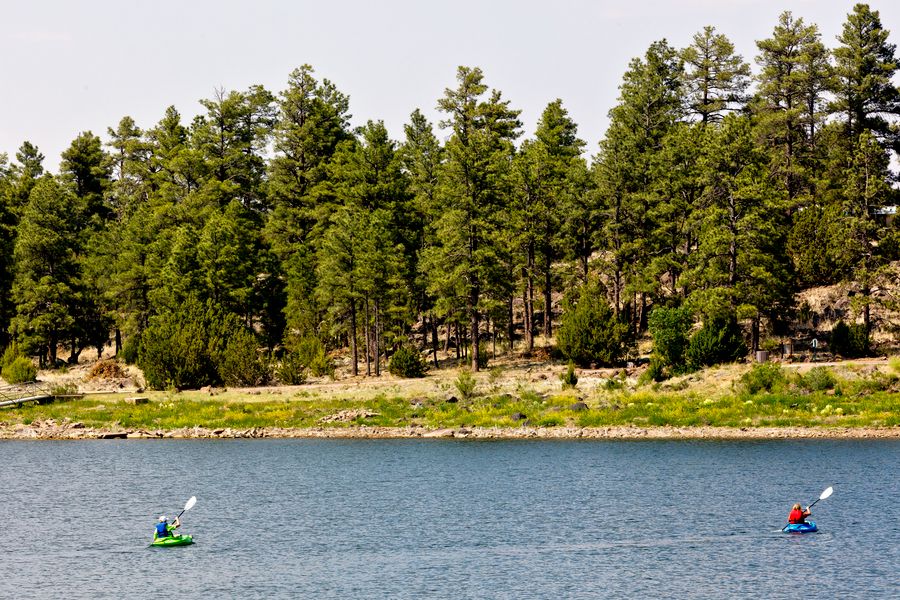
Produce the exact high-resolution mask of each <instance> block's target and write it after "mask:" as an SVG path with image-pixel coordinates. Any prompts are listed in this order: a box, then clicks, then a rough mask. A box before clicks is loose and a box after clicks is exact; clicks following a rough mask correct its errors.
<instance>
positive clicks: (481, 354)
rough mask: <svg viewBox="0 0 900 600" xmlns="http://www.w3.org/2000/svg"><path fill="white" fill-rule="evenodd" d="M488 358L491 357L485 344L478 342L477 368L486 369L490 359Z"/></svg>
mask: <svg viewBox="0 0 900 600" xmlns="http://www.w3.org/2000/svg"><path fill="white" fill-rule="evenodd" d="M490 358H491V357H490V354H489V353H488V349H487V344H484V343H480V344H478V368H479V369H487V366H488V361H489V360H490Z"/></svg>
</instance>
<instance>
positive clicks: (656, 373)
mask: <svg viewBox="0 0 900 600" xmlns="http://www.w3.org/2000/svg"><path fill="white" fill-rule="evenodd" d="M666 379H668V376H667V373H666V369H665V365H664V364H663V361H662V359H661V358H660V357H659V356H656V355H655V354H652V355H650V364H649V365H647V370H646V371H644V372H643V373H641V376H640V377H638V383H639V384H641V385H645V384H647V383H650V382H651V381H657V382H659V381H665V380H666Z"/></svg>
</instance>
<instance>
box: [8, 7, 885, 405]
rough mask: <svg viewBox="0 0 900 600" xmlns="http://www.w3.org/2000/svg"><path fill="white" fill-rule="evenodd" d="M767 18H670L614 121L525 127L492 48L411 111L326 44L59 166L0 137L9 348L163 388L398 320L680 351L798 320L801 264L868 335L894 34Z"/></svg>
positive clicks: (323, 369) (742, 350)
mask: <svg viewBox="0 0 900 600" xmlns="http://www.w3.org/2000/svg"><path fill="white" fill-rule="evenodd" d="M756 45H757V51H756V56H754V57H750V58H745V57H743V56H740V55H738V54H737V53H736V52H735V48H734V46H733V44H732V43H731V42H730V41H729V39H728V37H727V36H726V35H724V34H723V33H720V32H718V31H717V30H716V29H715V28H713V27H704V28H702V29H701V30H700V31H698V32H697V33H696V34H695V35H694V36H693V40H692V42H691V44H690V45H689V46H688V47H686V48H675V47H672V46H671V45H670V44H669V43H668V42H667V41H666V40H660V41H656V42H653V43H652V44H650V46H649V47H648V48H647V49H646V52H645V53H644V54H643V55H642V56H639V57H636V58H634V59H633V60H631V62H630V63H629V64H628V66H627V70H626V71H625V74H624V76H623V78H622V81H621V82H620V83H619V91H620V93H619V98H618V104H617V105H616V106H614V107H612V108H611V110H609V113H608V114H609V127H608V130H607V132H606V134H605V136H604V138H603V139H602V140H599V145H598V144H597V143H596V141H594V142H592V144H590V145H589V144H587V143H586V142H585V141H584V140H582V139H580V138H579V135H578V125H577V123H575V122H574V121H573V119H572V118H571V117H570V116H569V113H568V112H567V109H566V106H565V103H564V101H563V100H560V99H555V100H552V101H550V102H549V104H547V106H546V108H545V109H544V111H543V113H542V114H541V116H540V120H539V121H538V123H537V126H536V128H535V130H534V131H533V132H525V131H523V124H522V122H521V121H520V118H519V116H520V111H519V110H517V109H516V107H515V101H514V99H507V98H506V97H505V96H504V95H503V94H502V93H501V92H500V91H499V90H495V89H492V88H491V86H490V84H489V80H488V77H487V74H485V73H483V72H482V70H481V69H480V68H477V67H459V69H458V70H457V72H456V79H455V81H452V82H451V81H448V83H450V85H449V87H447V89H446V91H445V92H444V94H443V96H442V97H440V98H437V99H436V104H437V108H438V110H439V111H440V115H441V118H440V120H439V121H438V122H436V123H432V122H429V121H428V119H427V118H426V117H425V116H424V115H423V113H422V112H421V111H419V110H416V111H414V112H413V113H412V114H411V115H410V117H409V121H408V123H407V124H406V125H405V126H404V136H403V139H400V140H394V139H391V137H390V135H389V134H388V130H387V128H386V127H385V125H384V123H383V122H382V121H379V120H375V119H373V120H369V121H368V122H367V123H366V124H365V125H364V126H361V127H356V128H354V127H351V125H350V119H351V113H350V111H351V104H350V98H349V97H348V96H347V95H346V94H345V93H343V92H341V90H340V89H339V87H338V85H337V84H336V83H334V82H332V81H330V80H329V79H327V78H325V77H323V76H320V75H319V74H318V73H317V72H316V71H315V70H314V69H313V67H311V66H309V65H303V66H300V67H299V68H297V69H296V70H294V71H293V72H292V73H290V75H289V76H288V79H287V83H286V85H285V87H284V89H283V90H281V91H278V92H275V91H270V90H267V89H265V88H264V87H262V86H258V85H255V86H252V87H250V88H248V89H245V90H223V89H219V90H214V91H213V93H212V94H211V97H210V98H208V99H203V100H201V101H200V104H201V105H202V110H201V113H200V114H199V116H197V117H196V118H194V119H193V120H192V121H190V122H185V120H184V119H183V118H182V116H181V115H180V114H179V112H178V110H177V109H176V108H175V107H174V106H172V107H169V108H167V109H165V111H164V112H163V114H162V118H161V119H160V120H159V121H158V122H157V123H155V124H138V123H136V122H135V121H134V120H133V119H132V118H130V117H128V116H125V117H123V118H121V119H120V120H119V121H118V123H117V124H115V125H113V126H111V127H109V128H108V130H107V131H106V132H100V133H102V134H103V137H102V138H101V136H99V135H97V134H96V133H93V132H90V131H85V132H83V133H81V134H80V135H78V136H77V137H76V138H75V139H74V140H72V142H71V145H70V146H69V147H68V148H67V149H66V150H65V151H64V152H63V154H62V156H61V163H60V168H59V172H58V173H55V174H54V173H49V172H47V170H46V169H45V166H44V161H45V157H44V156H43V155H42V154H41V152H40V150H39V148H37V147H36V146H35V145H34V144H32V143H30V142H28V141H25V142H23V143H21V145H20V146H19V148H18V150H17V151H15V152H14V155H7V154H0V230H2V235H0V349H2V348H14V352H13V354H14V355H21V356H26V357H29V358H31V359H33V360H35V361H37V363H38V364H39V365H40V366H41V367H44V368H47V367H53V366H56V365H57V364H59V363H60V361H61V359H60V356H62V357H64V358H65V359H66V360H68V361H71V362H77V360H78V358H79V356H80V355H82V354H83V353H93V352H96V353H98V354H99V353H101V352H102V351H103V348H105V347H107V346H108V345H113V347H114V348H115V351H116V353H117V354H119V355H120V356H122V357H124V359H125V360H127V361H128V362H133V363H137V364H138V365H140V366H141V367H142V368H143V369H144V372H145V375H146V377H147V383H148V384H149V385H150V386H152V387H158V388H161V387H166V386H177V387H181V386H191V385H209V384H217V383H222V382H225V383H229V384H243V385H256V384H262V383H265V382H267V381H270V380H272V379H278V380H281V381H283V382H286V383H296V382H300V381H302V380H303V378H304V376H305V375H304V374H305V373H307V372H313V373H315V374H325V373H328V372H330V371H332V370H333V363H332V360H333V356H334V355H335V354H336V353H340V354H341V355H342V356H344V357H346V359H347V360H348V361H349V365H350V366H349V367H348V369H349V370H350V372H352V374H354V375H357V374H366V375H377V374H380V372H381V371H382V370H383V369H386V368H387V365H388V364H389V361H390V359H391V357H393V356H394V355H395V354H397V353H398V352H399V351H401V350H402V351H403V352H400V354H401V356H403V360H404V361H407V362H411V364H412V365H413V367H414V368H417V369H419V370H420V371H421V370H422V369H421V368H420V367H421V366H422V365H417V364H416V362H417V360H421V361H422V362H423V364H424V363H425V362H428V363H436V362H437V356H438V351H439V350H441V351H443V350H447V349H450V351H451V352H452V351H453V349H455V352H456V356H457V357H458V358H459V360H460V361H465V362H466V363H467V364H470V365H471V368H472V369H473V370H478V369H479V368H484V366H485V365H486V364H487V359H488V355H491V356H493V355H494V353H496V352H503V351H508V350H509V349H510V348H513V347H515V349H516V351H519V352H526V353H527V352H531V351H533V350H534V349H535V345H536V338H539V340H540V339H543V340H551V339H553V340H555V344H556V346H555V348H554V352H558V353H560V355H561V356H562V357H563V358H565V359H567V360H572V361H573V362H575V363H576V364H579V365H590V364H617V363H618V362H619V361H622V360H625V359H626V358H628V357H629V356H633V355H634V353H635V350H634V348H635V343H636V341H637V340H639V339H641V338H647V337H648V336H650V337H652V339H653V342H654V353H653V359H652V360H653V361H655V362H654V364H655V365H656V368H657V375H658V376H660V377H662V376H665V374H667V373H669V374H670V373H674V372H678V371H679V370H680V369H686V368H690V367H700V366H703V365H705V364H712V363H714V362H717V361H720V360H735V359H738V358H741V357H743V356H746V355H747V354H748V353H750V352H752V351H754V350H756V349H758V348H760V347H761V346H762V345H763V344H764V342H765V340H767V339H769V338H777V337H779V336H789V335H791V332H792V327H795V324H796V322H797V320H798V314H799V313H802V312H803V307H802V306H799V305H798V301H797V294H798V293H799V292H801V291H803V290H806V289H809V288H812V287H817V286H824V285H832V284H838V283H846V284H851V285H852V286H853V289H854V290H855V291H856V293H855V295H854V298H853V301H854V307H855V310H856V313H855V318H854V319H852V320H850V322H849V325H846V324H843V323H842V324H841V325H842V327H843V328H844V330H841V331H838V332H836V334H835V335H837V336H838V338H840V340H843V342H840V343H844V344H847V346H846V347H848V348H854V349H855V350H856V351H857V352H858V353H866V352H868V351H869V349H870V338H871V336H872V333H873V331H874V329H875V328H876V327H881V326H886V325H884V324H879V323H877V322H876V319H874V318H873V316H872V315H873V313H874V312H875V311H877V310H881V309H885V310H898V309H900V306H898V305H897V300H896V298H895V297H893V296H891V295H885V294H882V293H878V292H879V290H883V289H885V288H889V287H890V286H895V287H896V286H897V282H896V281H895V280H893V278H895V277H896V271H892V270H891V269H892V268H895V267H896V264H897V263H896V261H898V260H900V219H896V218H894V214H895V212H896V206H897V205H898V204H900V199H898V196H900V192H898V187H897V183H898V178H897V173H896V170H897V163H896V160H897V156H898V153H900V89H898V87H897V85H896V83H895V80H894V78H895V75H896V72H897V70H898V67H900V63H898V59H897V55H896V46H895V44H893V43H891V41H890V36H889V32H888V31H887V30H885V29H884V27H883V26H882V23H881V21H880V18H879V13H878V12H877V11H875V10H873V9H871V8H870V7H869V6H868V5H866V4H857V5H856V6H854V7H853V8H852V10H851V12H850V13H849V14H848V15H847V17H846V21H845V23H844V25H843V29H842V32H841V34H840V35H839V36H838V38H837V40H835V42H834V43H833V44H829V43H828V42H827V41H826V40H823V39H822V36H821V35H820V32H819V29H818V28H817V26H816V25H815V24H814V23H811V22H807V21H805V20H804V19H802V18H799V17H798V16H795V15H793V14H791V13H790V12H785V13H783V14H782V15H781V16H780V18H779V19H778V22H777V23H775V26H774V29H773V30H772V31H771V32H770V33H768V35H767V36H765V37H764V38H763V39H760V40H759V41H758V42H757V44H756ZM450 75H451V77H452V74H450ZM448 79H449V78H448ZM610 85H614V82H610ZM548 100H550V99H548ZM601 109H602V110H606V109H607V107H602V108H601V107H598V110H601ZM856 317H858V318H856ZM691 332H694V333H693V334H691ZM893 335H896V332H893ZM695 338H696V339H695ZM836 339H837V338H836ZM836 343H837V342H836ZM410 349H414V350H415V351H416V352H413V353H410V352H409V350H410ZM848 352H850V351H849V350H848ZM58 355H60V356H58Z"/></svg>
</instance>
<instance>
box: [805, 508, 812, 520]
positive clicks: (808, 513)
mask: <svg viewBox="0 0 900 600" xmlns="http://www.w3.org/2000/svg"><path fill="white" fill-rule="evenodd" d="M811 514H812V513H811V512H810V511H809V507H808V506H807V507H806V510H804V511H803V517H804V518H806V517H808V516H809V515H811Z"/></svg>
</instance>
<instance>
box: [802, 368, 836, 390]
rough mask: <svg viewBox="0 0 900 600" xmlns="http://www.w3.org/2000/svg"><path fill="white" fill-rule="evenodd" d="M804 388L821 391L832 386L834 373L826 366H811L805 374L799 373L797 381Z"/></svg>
mask: <svg viewBox="0 0 900 600" xmlns="http://www.w3.org/2000/svg"><path fill="white" fill-rule="evenodd" d="M797 383H798V384H799V385H800V387H801V388H803V389H804V390H809V391H810V392H821V391H823V390H830V389H832V388H834V385H835V383H837V382H836V381H835V378H834V373H832V372H831V369H829V368H828V367H813V368H812V369H810V370H809V372H808V373H807V374H806V375H800V376H799V377H798V382H797Z"/></svg>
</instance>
